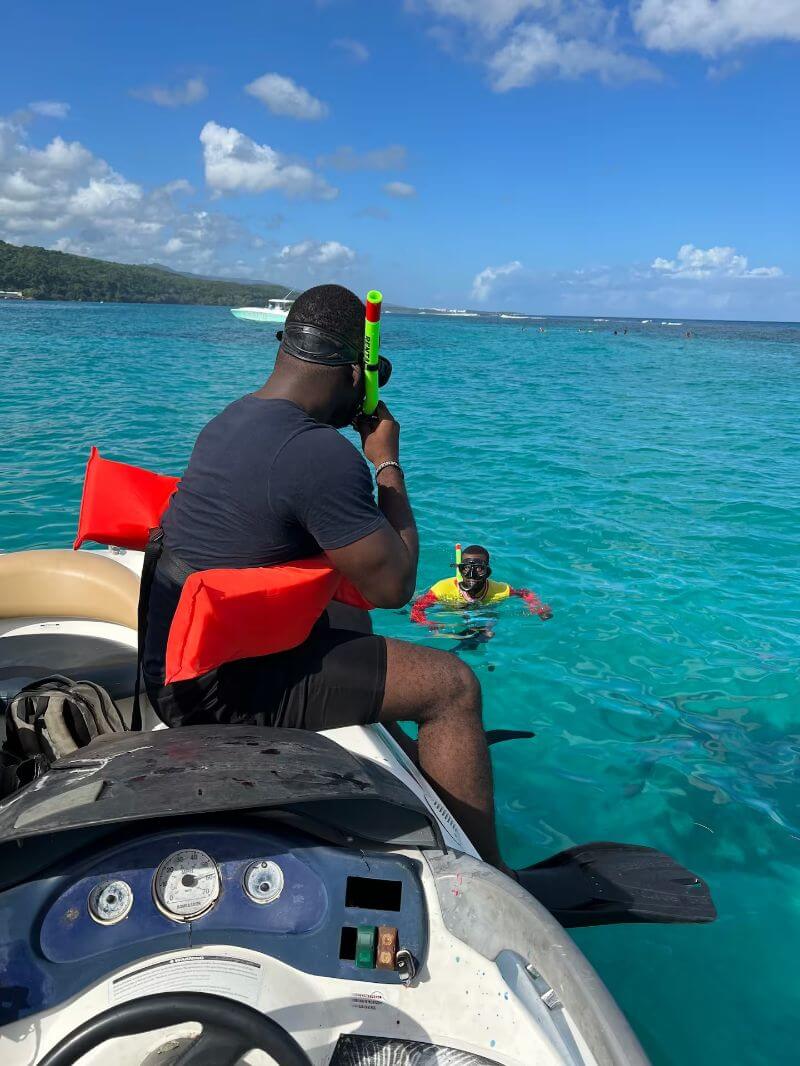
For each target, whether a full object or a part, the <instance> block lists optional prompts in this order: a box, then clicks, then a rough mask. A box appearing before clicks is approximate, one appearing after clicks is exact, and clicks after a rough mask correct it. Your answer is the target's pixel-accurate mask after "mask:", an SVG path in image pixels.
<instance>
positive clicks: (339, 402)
mask: <svg viewBox="0 0 800 1066" xmlns="http://www.w3.org/2000/svg"><path fill="white" fill-rule="evenodd" d="M364 323H365V307H364V304H362V303H361V301H360V300H359V299H358V297H357V296H356V295H355V294H354V293H352V292H350V291H349V290H348V289H345V288H342V287H341V286H338V285H320V286H317V287H316V288H312V289H309V290H308V291H306V292H305V293H303V294H302V295H301V296H300V297H298V298H297V299H296V300H295V302H294V304H293V305H292V308H291V310H290V312H289V315H288V317H287V319H286V325H285V327H284V330H283V332H282V334H281V335H280V339H281V345H280V348H279V350H278V354H277V357H276V360H275V366H274V369H273V371H272V373H271V374H270V376H269V378H268V380H267V382H266V383H265V384H264V385H263V386H262V387H261V388H260V389H258V390H257V391H256V392H254V393H249V394H247V395H246V396H242V397H241V398H240V399H238V400H235V401H234V402H233V403H231V404H230V405H229V406H228V407H226V408H225V410H224V411H222V412H221V413H220V414H218V415H217V416H216V417H215V418H213V419H212V420H211V421H210V422H209V423H208V425H206V426H205V428H204V429H203V430H202V431H201V432H200V435H199V436H198V438H197V441H196V443H195V446H194V449H193V451H192V455H191V458H190V460H189V465H188V467H187V469H186V472H185V473H184V475H183V477H182V478H181V480H180V482H179V485H178V488H177V491H176V492H175V494H174V495H173V496H172V498H171V501H170V504H169V507H168V508H167V510H166V512H165V513H164V515H163V518H162V532H161V534H160V540H159V544H160V546H161V554H160V557H159V558H158V562H157V564H156V566H155V570H154V572H153V574H152V581H147V582H145V580H144V576H143V581H142V590H143V591H142V602H141V603H140V615H142V617H141V618H140V633H142V632H143V633H144V638H145V639H144V651H143V661H142V673H143V676H144V681H145V685H146V688H147V692H148V695H149V697H150V701H151V703H152V704H153V706H154V707H155V709H156V710H157V712H158V714H159V715H160V717H161V718H162V719H163V720H164V721H165V722H166V723H167V724H168V725H170V726H173V727H175V726H181V725H189V724H208V723H224V722H229V723H252V724H253V725H258V726H279V727H291V728H298V729H310V730H324V729H334V728H336V727H339V726H347V725H367V724H370V723H373V722H381V723H383V724H385V725H386V726H387V727H389V728H390V730H391V731H392V732H393V735H395V736H396V737H397V738H398V739H400V737H401V736H403V737H404V736H405V735H404V734H400V733H399V730H398V729H397V725H396V723H398V722H401V721H412V722H416V723H417V725H418V727H419V741H418V751H417V753H416V754H417V756H418V763H419V766H420V768H421V770H422V771H423V773H424V774H425V775H426V777H427V778H428V779H429V780H430V782H431V783H432V785H433V786H434V787H435V788H436V790H437V791H438V793H439V794H440V796H441V797H442V799H443V800H444V802H445V803H446V804H447V806H448V808H449V809H450V811H451V813H452V814H453V815H454V816H455V818H456V819H457V821H458V822H459V823H460V825H461V827H462V829H463V830H464V831H465V832H466V834H467V836H468V837H469V838H470V840H471V841H472V843H473V844H474V846H475V847H476V849H477V850H478V852H479V853H480V855H481V857H482V858H483V859H484V860H485V861H486V862H488V863H491V864H493V865H495V866H497V867H498V868H499V869H501V870H503V871H504V872H505V873H507V874H509V875H510V876H512V877H515V878H516V879H517V880H518V881H519V882H520V883H521V884H522V885H523V886H526V887H529V888H531V889H533V888H534V884H533V882H535V894H536V895H537V896H538V898H539V899H541V900H542V901H543V902H545V905H547V906H550V907H551V909H553V913H554V914H556V916H559V915H561V914H562V911H561V910H560V909H559V908H562V909H563V907H564V906H568V908H569V912H570V913H569V917H570V921H571V922H572V923H573V924H574V922H575V921H577V920H579V917H580V910H581V907H582V905H583V901H584V900H587V901H588V902H589V903H590V904H591V908H592V914H591V918H592V924H596V922H597V919H596V916H595V909H596V908H595V902H594V901H595V900H596V897H597V894H598V892H600V894H601V896H604V895H605V890H604V888H603V886H604V885H605V884H607V883H608V882H607V877H606V875H607V874H615V873H616V871H617V868H618V867H619V864H620V860H619V856H618V854H617V852H618V850H619V849H618V846H617V845H600V846H599V847H600V848H601V851H600V852H599V853H598V852H597V850H596V849H595V850H594V851H592V850H591V848H590V849H588V850H587V849H585V848H584V849H582V850H581V853H580V855H575V856H572V855H571V854H570V853H563V854H562V855H561V856H556V857H555V858H554V859H552V860H548V861H547V862H546V863H544V864H540V868H539V869H538V870H536V869H531V870H530V871H529V870H522V871H518V872H516V873H515V872H514V871H512V870H510V869H509V868H508V867H506V865H505V864H504V863H503V860H502V858H501V856H500V851H499V848H498V843H497V837H496V834H495V816H494V794H493V785H492V768H491V763H490V760H489V750H488V741H487V736H486V734H485V733H484V730H483V724H482V721H481V690H480V685H479V683H478V681H477V679H476V677H475V675H474V673H473V672H472V670H470V668H469V667H468V666H466V665H465V664H464V663H463V662H462V661H461V660H460V659H458V658H457V657H455V656H453V655H449V654H448V653H446V652H442V651H438V650H434V649H432V648H426V647H421V646H419V645H416V644H411V643H408V642H406V641H401V640H394V639H391V638H385V637H381V636H377V635H375V634H373V633H372V627H371V625H370V623H369V620H368V616H367V615H366V612H364V611H359V610H354V609H353V608H352V607H348V606H344V605H342V604H338V603H334V602H331V603H330V604H329V605H328V607H327V609H326V610H325V611H324V612H323V613H322V615H321V616H320V617H319V619H318V621H317V622H316V624H314V626H313V628H312V629H311V632H310V634H309V636H308V638H307V639H306V640H305V641H304V642H303V643H302V644H300V645H299V646H297V647H293V648H291V649H290V650H288V651H278V652H275V653H273V654H269V655H261V656H257V657H252V658H244V659H242V658H235V657H233V656H232V659H233V661H226V660H222V665H221V666H219V667H217V668H216V669H213V670H210V671H208V672H206V673H203V674H201V675H200V676H192V678H191V680H181V681H179V680H176V681H173V682H171V683H170V684H165V663H166V660H167V658H168V656H167V638H168V636H169V633H170V626H171V623H172V619H173V616H175V614H176V611H177V610H178V604H179V601H180V600H181V590H182V587H183V584H184V583H185V582H186V581H187V580H188V578H189V577H190V575H191V574H193V573H194V572H196V571H202V570H223V571H224V570H237V569H257V568H262V567H268V566H273V565H275V564H281V563H283V564H287V563H291V562H292V561H297V560H303V559H306V560H307V559H308V557H309V556H314V555H319V554H320V553H324V555H325V556H326V557H327V559H328V561H329V562H330V564H331V565H332V566H333V567H334V568H335V570H337V571H338V572H339V573H340V574H341V575H342V576H343V577H344V578H345V579H347V580H348V581H349V582H350V584H351V585H352V586H354V588H355V590H356V591H357V593H360V594H361V596H362V597H363V598H364V599H366V600H367V601H368V602H369V603H370V604H372V605H374V606H375V607H384V608H398V607H402V606H404V605H405V604H406V603H408V601H409V600H410V599H411V597H412V595H413V592H414V587H415V584H416V576H417V560H418V554H419V542H418V538H417V529H416V525H415V522H414V515H413V512H412V509H411V504H410V503H409V499H408V494H407V491H406V485H405V479H404V476H403V470H402V467H401V465H400V426H399V425H398V423H397V422H396V421H395V420H394V418H392V416H391V414H390V412H389V410H388V409H387V408H386V406H385V405H384V404H379V405H378V407H377V409H376V411H375V414H374V415H373V416H369V417H359V416H360V412H361V409H362V405H363V402H364V397H365V377H364V367H363V361H362V360H363V350H364V345H363V342H364ZM390 372H391V365H390V364H389V363H388V360H383V359H382V367H381V370H380V371H379V382H380V384H382V385H383V384H385V383H386V381H388V378H389V373H390ZM381 378H382V380H380V379H381ZM351 423H355V425H356V427H357V428H358V430H359V433H360V436H361V443H362V450H363V457H362V456H361V455H359V453H358V450H357V449H356V448H355V447H354V446H353V445H352V444H351V443H350V442H349V441H348V440H347V439H346V438H345V437H344V436H342V435H341V434H340V433H339V432H338V430H340V429H343V428H344V427H345V426H348V425H350V424H351ZM365 459H366V460H367V462H369V463H371V464H372V466H373V468H374V471H375V481H376V483H377V490H378V495H377V502H376V500H375V498H374V496H373V482H372V477H371V475H370V470H369V467H368V465H367V462H365ZM157 539H158V538H157ZM149 552H150V549H148V555H149ZM150 565H151V564H149V563H148V557H147V556H146V559H145V566H146V568H147V569H148V572H149V568H150ZM296 569H298V570H300V569H301V568H300V567H297V568H296ZM302 572H303V573H307V571H302ZM299 589H300V586H298V590H299ZM299 594H300V592H299V591H298V595H299ZM365 617H366V621H365ZM287 622H288V617H287ZM234 635H235V634H234ZM404 743H405V744H406V745H407V746H410V745H411V743H412V742H411V741H409V740H408V739H407V738H406V739H405V741H404ZM622 847H623V849H624V848H625V846H622ZM609 849H611V850H609ZM574 850H577V849H574ZM630 851H635V852H637V855H638V853H639V852H647V853H648V854H647V855H646V856H644V857H643V858H637V859H636V860H635V861H634V862H633V863H632V862H631V857H630ZM649 853H650V849H638V848H633V849H628V850H624V853H623V855H622V863H623V867H622V868H623V870H624V875H623V880H624V882H625V884H624V887H623V889H622V896H621V898H622V900H623V901H627V900H630V899H632V898H634V897H633V896H632V895H631V889H632V887H633V884H634V881H635V879H636V876H638V875H639V873H640V870H641V871H643V874H642V876H644V877H645V880H646V883H647V899H648V900H649V901H650V903H649V904H648V906H651V904H652V900H653V899H654V898H655V897H654V893H653V886H652V884H651V880H650V866H652V861H651V859H650V854H649ZM653 854H655V855H656V856H658V858H659V861H661V860H662V859H664V860H665V861H666V863H667V868H666V870H659V871H658V880H659V882H660V883H661V884H660V887H663V882H665V881H666V882H667V883H668V888H669V892H668V893H667V904H666V905H659V908H658V910H659V913H660V914H662V915H666V918H664V917H661V918H660V919H656V920H667V921H672V920H686V919H684V918H683V910H684V909H685V907H684V900H683V896H684V895H685V892H686V889H685V887H684V886H685V885H686V884H687V883H688V882H687V881H686V876H687V871H685V870H684V869H683V867H680V866H678V864H675V863H672V861H671V860H669V859H667V858H666V857H663V856H660V855H659V853H657V852H656V853H653ZM584 866H586V867H587V869H588V867H589V866H591V870H592V872H591V876H589V875H587V874H585V873H583V872H582V871H583V867H584ZM632 871H634V872H635V875H636V876H633V874H632ZM565 873H566V874H567V875H568V876H567V877H566V888H565V882H564V877H565ZM688 876H689V879H690V880H692V881H693V887H694V885H695V884H697V882H696V881H695V880H693V879H692V875H688ZM531 879H532V880H531ZM676 879H677V882H676ZM611 880H612V881H614V877H612V878H611ZM617 880H618V878H617ZM675 883H677V884H678V885H679V886H680V887H679V889H678V894H679V897H680V898H678V899H677V902H675V899H674V885H675ZM615 892H616V896H615V899H616V898H618V897H619V896H620V893H619V891H617V889H616V888H615ZM548 893H549V894H550V895H551V896H552V897H553V899H552V900H551V901H549V902H548V899H547V896H548ZM565 899H566V900H567V903H566V904H565V903H564V900H565ZM690 903H691V906H692V907H693V908H694V911H695V912H697V913H702V914H703V915H704V916H703V917H699V918H698V917H694V918H692V919H689V920H708V917H707V916H705V915H706V913H707V912H706V910H705V909H704V899H703V898H702V897H698V896H697V894H696V893H695V896H694V898H693V899H692V900H691V901H690ZM698 905H699V906H698ZM630 909H631V908H630V905H629V904H628V903H627V902H623V903H622V904H619V903H615V904H614V906H609V907H605V910H607V911H608V917H605V918H603V919H601V920H651V919H641V918H633V919H631V918H630V917H628V915H629V912H630ZM651 909H652V906H651ZM712 911H713V907H712ZM612 913H613V914H614V915H615V917H611V914H612ZM576 914H578V918H576ZM620 915H622V916H623V917H622V918H620ZM675 915H680V917H675ZM562 917H565V916H564V915H562Z"/></svg>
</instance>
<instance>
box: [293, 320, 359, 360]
mask: <svg viewBox="0 0 800 1066" xmlns="http://www.w3.org/2000/svg"><path fill="white" fill-rule="evenodd" d="M275 337H276V339H277V340H279V341H280V342H281V345H282V347H283V350H284V351H285V352H286V353H287V354H288V355H293V356H294V358H295V359H302V361H303V362H305V363H321V364H322V365H324V366H347V365H348V364H353V363H358V362H360V361H361V348H360V347H359V346H358V345H357V344H354V343H353V342H352V341H350V340H348V339H347V338H346V337H343V336H342V335H341V334H340V333H334V332H333V330H329V329H323V328H322V327H321V326H312V325H309V324H308V323H305V322H291V323H289V324H288V325H286V326H284V328H283V329H279V330H278V332H277V333H276V334H275Z"/></svg>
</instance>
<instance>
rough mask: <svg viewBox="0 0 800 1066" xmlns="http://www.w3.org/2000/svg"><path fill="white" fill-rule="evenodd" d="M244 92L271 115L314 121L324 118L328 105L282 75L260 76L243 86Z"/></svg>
mask: <svg viewBox="0 0 800 1066" xmlns="http://www.w3.org/2000/svg"><path fill="white" fill-rule="evenodd" d="M244 89H245V92H247V93H249V94H250V95H251V96H254V97H255V98H256V100H260V101H261V103H262V104H264V106H265V107H268V108H269V110H270V111H271V112H272V113H273V115H284V116H286V117H288V118H297V119H304V120H307V121H315V120H316V119H321V118H325V116H326V115H327V114H328V111H329V108H328V105H327V104H325V103H323V102H322V100H317V98H316V97H315V96H312V95H311V93H310V92H309V91H308V90H307V89H304V88H303V87H302V85H298V84H297V82H294V81H292V79H291V78H285V77H284V76H283V75H282V74H262V75H261V77H260V78H256V80H255V81H251V82H250V84H249V85H245V87H244Z"/></svg>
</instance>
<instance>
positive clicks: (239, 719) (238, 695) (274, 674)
mask: <svg viewBox="0 0 800 1066" xmlns="http://www.w3.org/2000/svg"><path fill="white" fill-rule="evenodd" d="M145 683H146V685H147V694H148V696H149V698H150V702H151V703H152V704H153V707H154V708H155V710H156V712H157V713H158V715H159V717H160V718H161V719H162V721H164V722H166V723H167V725H169V726H183V725H208V724H213V723H225V724H230V725H258V726H280V727H283V728H288V729H311V730H314V731H317V730H320V729H336V728H338V727H339V726H345V725H369V724H370V723H372V722H376V721H377V720H378V715H379V714H380V711H381V707H382V705H383V692H384V686H385V683H386V641H385V640H384V638H383V637H379V636H375V635H374V634H373V632H372V623H371V621H370V618H369V615H368V614H367V612H365V611H359V610H356V609H355V608H353V607H346V606H344V605H342V604H335V603H334V604H331V605H330V606H329V608H328V610H327V611H325V613H324V614H323V615H322V617H321V618H320V619H319V621H318V622H317V624H316V625H315V626H314V628H313V629H312V631H311V634H310V635H309V637H308V639H307V640H306V641H305V642H304V643H303V644H301V645H300V646H299V647H297V648H292V649H291V650H290V651H284V652H279V653H278V654H276V655H265V656H261V657H259V658H255V659H240V660H238V661H237V662H233V663H226V664H225V665H224V666H221V667H219V669H217V670H213V671H212V672H211V673H209V674H204V675H203V676H202V677H199V678H195V679H193V680H191V681H178V682H176V683H175V684H172V685H163V686H158V685H153V684H152V683H151V682H150V681H149V680H148V679H147V678H146V677H145Z"/></svg>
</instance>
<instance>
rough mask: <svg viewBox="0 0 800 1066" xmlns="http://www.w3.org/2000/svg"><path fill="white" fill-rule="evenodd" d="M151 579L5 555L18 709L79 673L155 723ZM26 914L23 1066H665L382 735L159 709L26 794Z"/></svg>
mask: <svg viewBox="0 0 800 1066" xmlns="http://www.w3.org/2000/svg"><path fill="white" fill-rule="evenodd" d="M141 566H142V555H141V553H139V552H133V551H122V550H115V549H110V550H106V551H98V552H94V551H80V552H77V553H75V552H72V551H69V550H58V549H55V550H50V551H29V552H16V553H12V554H9V555H0V696H2V697H4V698H6V699H8V698H10V696H11V695H13V693H14V692H16V691H17V690H18V689H19V687H21V686H22V685H24V684H27V683H30V682H32V681H35V680H37V679H39V678H41V677H44V676H47V675H49V674H53V673H62V674H66V675H68V676H71V677H73V678H76V679H78V678H80V679H89V680H92V681H95V682H97V683H98V684H100V685H102V686H103V687H104V688H105V689H106V690H107V691H108V692H109V693H110V695H111V696H112V697H113V698H114V699H115V700H116V702H117V705H118V706H119V708H120V710H121V713H122V715H123V718H125V719H126V720H128V721H130V715H131V706H132V694H133V688H134V679H135V675H136V661H137V650H136V649H137V634H136V615H137V610H136V609H137V600H138V589H139V577H140V572H141ZM587 847H588V848H591V847H592V846H587ZM594 847H605V845H603V846H594ZM634 850H635V849H634ZM667 861H669V860H667ZM628 863H629V874H630V871H631V869H633V867H631V866H630V860H628ZM634 866H635V864H634ZM681 870H682V876H683V877H684V878H686V877H687V872H686V871H685V870H683V869H682V868H681ZM559 876H560V875H559V872H558V864H557V863H552V862H551V863H549V864H548V866H547V868H546V869H544V870H543V881H544V885H545V894H546V892H547V891H548V890H547V888H546V885H547V884H550V885H551V886H552V885H553V884H556V885H557V884H558V880H559ZM624 887H625V895H624V896H623V898H625V899H633V898H634V897H635V896H636V889H637V887H638V886H637V883H636V872H634V873H633V876H632V877H629V881H627V882H626V883H625V886H624ZM651 887H652V886H651ZM693 887H695V886H693ZM550 891H551V892H552V891H553V890H552V888H551V890H550ZM629 893H630V894H629ZM555 894H556V895H557V894H558V889H557V888H556V889H555ZM580 898H581V899H582V897H580ZM650 898H652V892H651V895H650ZM695 898H697V893H695ZM565 905H567V904H565ZM607 905H608V901H607V900H606V901H605V903H603V902H598V909H599V910H600V911H602V910H603V909H604V907H606V906H607ZM548 907H550V908H551V910H552V909H553V904H552V902H549V903H548ZM0 915H2V918H3V920H2V922H0V958H2V960H3V985H4V988H5V990H6V991H5V993H4V995H3V996H2V997H0V1008H2V1013H0V1047H2V1049H3V1054H2V1062H3V1066H33V1064H34V1063H36V1064H39V1066H67V1064H69V1063H74V1062H78V1061H79V1062H80V1063H82V1064H85V1066H101V1064H105V1063H107V1062H111V1061H113V1063H114V1066H155V1064H156V1063H158V1064H159V1066H177V1064H178V1063H179V1062H184V1061H186V1062H187V1063H188V1061H189V1060H190V1059H191V1061H192V1062H196V1063H201V1062H202V1063H206V1064H209V1066H210V1064H213V1066H227V1064H231V1066H232V1064H233V1063H238V1062H240V1060H241V1059H242V1057H243V1056H244V1054H245V1052H249V1051H251V1050H252V1049H254V1048H257V1049H261V1050H263V1051H266V1052H267V1053H268V1054H267V1061H269V1062H275V1063H277V1064H278V1066H351V1064H353V1066H355V1064H363V1066H375V1064H377V1063H386V1064H389V1063H391V1064H395V1066H411V1064H412V1063H413V1064H417V1063H419V1064H421V1063H423V1062H424V1063H431V1064H433V1063H434V1062H435V1063H437V1064H441V1066H448V1064H450V1066H456V1064H458V1066H532V1064H533V1063H536V1064H537V1066H646V1063H647V1059H646V1057H645V1055H644V1052H643V1051H642V1049H641V1047H640V1045H639V1043H638V1041H637V1039H636V1037H635V1035H634V1033H633V1032H632V1030H631V1028H630V1026H629V1025H628V1023H627V1021H626V1020H625V1018H624V1017H623V1015H622V1014H621V1012H620V1010H619V1008H618V1007H617V1005H616V1003H615V1002H614V1000H613V999H612V997H611V995H610V994H609V992H608V991H607V989H606V988H605V986H604V985H603V983H602V981H601V979H600V977H599V976H598V974H597V973H596V972H595V971H594V970H593V968H592V967H591V965H590V964H589V963H588V961H587V960H586V959H585V957H584V956H583V955H582V953H581V952H580V950H579V949H578V948H577V947H576V945H575V944H574V943H573V941H572V940H571V939H570V937H569V935H568V934H567V933H566V932H565V930H564V928H563V927H562V925H561V924H559V922H558V921H557V920H556V919H555V917H553V913H551V911H550V910H548V909H546V907H545V906H543V905H542V903H540V902H538V901H537V899H535V898H534V897H533V896H532V895H530V894H529V893H528V892H526V891H524V890H523V889H522V888H521V887H520V886H519V885H518V884H516V882H514V881H512V880H510V879H509V878H507V877H505V876H503V875H502V874H500V873H499V872H497V871H496V870H495V869H493V868H492V867H490V866H487V865H486V864H484V863H483V862H482V861H481V860H480V858H479V857H478V854H477V852H476V851H475V848H474V847H473V846H472V844H471V842H470V841H469V840H468V839H467V837H466V836H465V835H464V833H463V831H462V830H461V828H460V826H459V825H458V824H457V822H456V821H455V819H454V818H453V816H452V815H451V814H450V812H449V811H448V810H447V808H446V807H445V806H444V804H443V803H442V802H441V800H440V799H439V798H438V797H437V796H436V794H435V793H434V792H433V791H432V789H431V788H430V786H429V785H428V783H427V782H426V780H425V778H424V777H423V776H422V774H421V773H420V772H419V771H418V770H417V769H416V767H415V766H414V765H413V763H412V762H411V761H410V760H409V759H408V758H407V757H406V755H405V754H404V753H403V752H402V751H401V750H400V748H399V747H398V746H397V745H396V744H395V742H394V741H393V740H392V738H390V737H389V735H388V734H387V733H386V732H385V731H384V729H383V728H382V727H381V726H377V725H376V726H369V727H349V728H344V729H339V730H334V731H330V732H327V733H322V734H315V733H308V732H300V731H295V730H281V729H269V728H261V727H254V726H233V725H221V726H219V725H208V726H193V727H187V728H183V729H175V730H169V729H167V728H166V727H165V726H164V725H162V724H161V723H159V722H158V720H157V718H156V717H155V715H154V713H153V711H152V708H151V707H150V706H149V704H147V703H146V702H145V708H144V728H143V730H142V731H141V732H125V733H115V734H114V735H112V736H111V737H101V738H99V739H96V740H94V741H92V742H91V743H89V744H88V745H86V746H82V747H78V748H77V750H75V751H74V752H73V753H72V754H69V755H66V756H65V757H63V758H61V759H59V760H58V761H57V762H55V763H54V764H53V765H52V766H51V767H50V768H49V769H47V770H46V772H44V773H43V774H41V776H38V777H35V779H34V780H33V781H32V782H31V783H29V784H28V785H26V786H25V787H23V788H22V789H21V790H19V791H17V792H15V793H14V794H12V795H11V796H10V797H9V798H6V799H5V800H3V801H2V802H0ZM629 920H634V919H629ZM638 920H646V919H643V918H641V917H640V918H639V919H638ZM633 943H634V941H631V944H633ZM632 950H633V949H632ZM198 1025H201V1026H202V1027H203V1030H202V1035H200V1034H199V1033H198ZM111 1038H114V1044H113V1056H112V1051H111V1048H106V1047H105V1046H104V1045H105V1041H106V1040H109V1039H111ZM270 1055H271V1056H272V1057H271V1058H270ZM184 1057H185V1059H184ZM247 1061H252V1060H251V1059H250V1057H249V1055H248V1059H247ZM258 1061H259V1062H261V1061H265V1060H264V1059H263V1058H259V1060H258Z"/></svg>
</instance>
